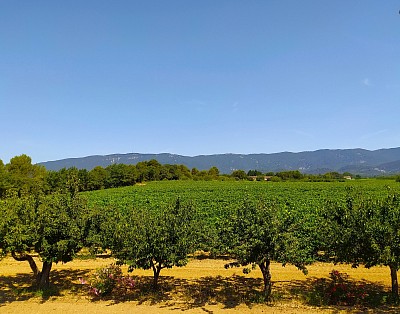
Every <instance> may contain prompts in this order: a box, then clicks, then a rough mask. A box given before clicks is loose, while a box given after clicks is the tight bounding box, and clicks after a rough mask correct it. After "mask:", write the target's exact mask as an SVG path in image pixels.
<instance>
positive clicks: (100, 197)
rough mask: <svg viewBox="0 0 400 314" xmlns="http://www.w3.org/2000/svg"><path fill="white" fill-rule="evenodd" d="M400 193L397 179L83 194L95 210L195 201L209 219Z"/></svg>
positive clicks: (198, 184)
mask: <svg viewBox="0 0 400 314" xmlns="http://www.w3.org/2000/svg"><path fill="white" fill-rule="evenodd" d="M388 188H389V189H390V190H392V191H397V192H399V191H400V184H399V183H398V182H394V180H376V179H368V180H348V181H345V182H253V181H222V182H221V181H158V182H148V183H144V184H136V185H134V186H130V187H123V188H116V189H107V190H98V191H92V192H84V193H83V194H84V195H85V196H86V197H87V198H88V202H89V205H90V206H92V207H100V208H102V207H104V208H106V207H107V206H110V207H117V208H119V209H122V210H123V209H124V208H126V209H128V208H132V207H133V208H135V207H145V208H149V209H157V208H159V207H161V206H163V205H168V204H172V203H173V202H174V201H175V200H176V199H177V198H180V199H181V200H182V201H190V202H193V203H194V205H195V206H196V207H197V208H198V210H199V211H200V212H202V213H203V214H205V215H207V216H208V217H210V218H211V219H212V218H216V217H220V216H224V215H225V214H226V213H229V212H230V211H231V210H232V209H236V207H237V206H240V204H241V203H242V202H243V201H245V200H265V199H279V200H284V201H286V202H289V203H290V204H291V205H292V207H293V208H294V209H296V210H307V211H309V210H315V209H316V208H317V207H319V206H321V204H322V203H323V202H324V201H326V200H327V199H339V198H343V197H344V196H345V195H346V192H347V190H348V189H355V190H360V191H361V190H362V191H363V193H368V194H371V195H374V196H376V195H386V194H387V191H388Z"/></svg>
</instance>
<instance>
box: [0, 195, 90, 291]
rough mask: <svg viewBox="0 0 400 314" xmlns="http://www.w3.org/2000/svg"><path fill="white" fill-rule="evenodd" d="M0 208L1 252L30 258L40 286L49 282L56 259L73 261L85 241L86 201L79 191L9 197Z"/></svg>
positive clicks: (25, 259)
mask: <svg viewBox="0 0 400 314" xmlns="http://www.w3.org/2000/svg"><path fill="white" fill-rule="evenodd" d="M0 212H1V213H0V215H1V217H2V220H1V224H0V248H1V250H2V253H3V254H7V253H10V254H11V256H12V257H13V258H14V259H16V260H17V261H27V262H28V263H29V265H30V267H31V269H32V271H33V273H34V276H35V281H36V286H37V287H38V288H45V287H46V286H48V284H49V275H50V271H51V268H52V265H53V263H58V262H63V263H66V262H69V261H71V260H72V259H73V258H74V256H75V254H76V253H77V252H78V251H79V250H80V249H81V248H82V246H83V244H84V239H85V236H84V230H85V224H86V222H85V217H86V216H87V213H86V205H85V202H84V200H82V199H81V198H80V197H78V196H77V195H76V194H70V193H65V194H52V195H48V196H37V195H36V196H32V195H31V196H26V197H21V198H8V199H5V200H2V201H1V202H0ZM35 253H36V254H38V255H39V258H40V260H41V261H42V267H41V269H39V267H38V265H37V263H36V262H35V260H34V259H33V255H32V254H35Z"/></svg>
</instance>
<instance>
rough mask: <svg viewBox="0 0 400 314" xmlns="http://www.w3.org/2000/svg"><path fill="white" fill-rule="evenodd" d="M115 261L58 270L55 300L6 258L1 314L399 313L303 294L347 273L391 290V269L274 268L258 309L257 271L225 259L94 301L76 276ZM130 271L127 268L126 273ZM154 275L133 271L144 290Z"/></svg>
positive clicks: (195, 262) (196, 263) (194, 262)
mask: <svg viewBox="0 0 400 314" xmlns="http://www.w3.org/2000/svg"><path fill="white" fill-rule="evenodd" d="M112 262H114V260H113V259H111V258H106V259H103V258H97V259H82V260H81V259H76V260H74V261H72V262H70V263H66V264H58V265H55V266H54V269H53V273H52V275H51V276H52V281H53V282H54V285H55V288H54V291H53V293H54V294H55V295H52V296H45V295H38V294H35V293H34V292H30V291H29V289H28V288H27V287H28V286H29V284H30V278H31V273H30V269H29V266H28V264H27V263H26V262H25V263H24V262H16V261H14V260H13V259H12V258H6V259H4V260H3V261H2V262H0V274H1V282H2V285H1V288H0V312H1V313H45V312H57V313H170V312H173V311H177V312H184V313H396V310H397V309H396V308H379V309H370V310H367V309H363V308H352V307H312V306H308V305H307V304H305V303H304V300H302V295H303V294H304V291H306V290H307V289H309V286H310V284H311V282H312V281H313V280H315V278H322V277H326V276H328V274H329V272H330V271H332V269H336V270H339V271H341V272H346V273H347V274H349V275H350V276H351V279H354V280H358V281H363V282H366V283H369V284H374V285H377V286H379V287H383V288H385V289H389V287H390V282H389V280H390V278H389V276H387V273H388V269H387V268H385V267H373V268H371V269H365V268H363V267H360V268H357V269H354V268H351V267H350V266H348V265H332V264H328V263H317V264H314V265H312V266H310V267H309V274H308V275H307V276H305V275H304V274H303V273H302V272H300V271H298V270H297V269H296V268H295V267H293V266H286V267H282V266H281V265H279V264H277V263H273V264H272V273H273V282H274V293H273V298H274V300H273V301H272V303H270V304H262V303H261V304H260V303H258V302H256V300H252V299H251V295H253V297H254V296H256V295H257V292H260V291H261V286H262V283H261V282H262V276H261V273H260V272H259V270H254V271H253V272H251V273H250V274H248V275H244V274H243V273H242V271H241V269H240V268H234V269H232V268H231V269H225V268H224V264H225V263H226V262H227V261H226V260H221V259H208V258H204V259H203V258H201V259H200V258H197V259H191V260H190V262H189V264H188V265H187V266H186V267H182V268H178V267H174V268H172V269H165V270H164V271H163V274H162V277H161V279H160V283H161V286H162V288H161V292H160V293H158V294H154V293H151V292H143V290H142V291H139V290H134V291H132V293H130V294H128V296H127V297H126V298H125V299H116V300H113V299H104V300H96V299H92V298H91V297H89V296H88V294H87V289H86V287H85V286H83V285H81V284H80V282H79V280H78V277H85V276H88V275H89V273H90V272H91V271H93V270H94V269H96V268H99V267H102V266H105V265H108V264H110V263H112ZM124 271H126V268H124ZM151 275H152V274H151V271H143V270H135V271H134V273H133V276H134V277H135V280H136V281H137V285H138V286H141V287H142V288H143V287H146V283H147V282H148V281H149V280H150V276H151Z"/></svg>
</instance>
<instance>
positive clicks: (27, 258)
mask: <svg viewBox="0 0 400 314" xmlns="http://www.w3.org/2000/svg"><path fill="white" fill-rule="evenodd" d="M18 254H20V255H19V256H18V255H17V253H16V252H11V256H12V257H13V258H14V259H15V260H16V261H18V262H23V261H28V263H29V266H30V267H31V269H32V271H33V274H34V275H35V277H37V275H38V274H39V269H38V267H37V266H36V263H35V261H34V260H33V257H32V256H30V255H29V254H26V253H18Z"/></svg>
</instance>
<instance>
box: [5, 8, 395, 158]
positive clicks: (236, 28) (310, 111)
mask: <svg viewBox="0 0 400 314" xmlns="http://www.w3.org/2000/svg"><path fill="white" fill-rule="evenodd" d="M399 9H400V2H399V1H395V0H384V1H382V0H374V1H372V0H335V1H327V0H326V1H325V0H313V1H310V0H302V1H298V0H291V1H289V0H258V1H256V0H241V1H239V0H201V1H195V0H179V1H177V0H168V1H165V0H158V1H155V0H154V1H153V0H146V1H144V0H143V1H135V0H126V1H120V0H112V1H111V0H108V1H103V0H85V1H81V0H72V1H61V0H47V1H45V0H42V1H41V0H36V1H30V0H25V1H18V0H15V1H11V0H1V1H0V112H1V113H0V117H1V123H0V133H1V145H0V159H2V160H3V161H4V162H5V163H7V162H8V161H9V159H10V158H12V157H13V156H16V155H20V154H23V153H24V154H27V155H29V156H31V157H32V159H33V162H41V161H48V160H55V159H63V158H68V157H83V156H88V155H95V154H101V155H103V154H111V153H129V152H138V153H160V152H169V153H176V154H181V155H189V156H194V155H200V154H216V153H243V154H248V153H274V152H281V151H292V152H298V151H305V150H317V149H322V148H332V149H333V148H335V149H336V148H365V149H379V148H389V147H398V146H400V122H399V120H400V15H399Z"/></svg>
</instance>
